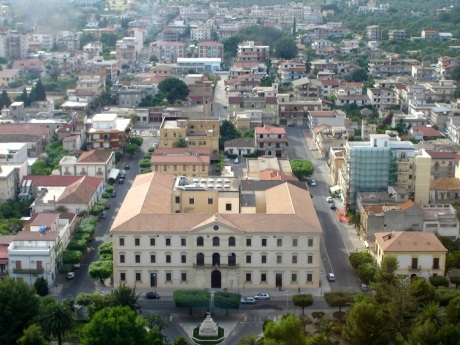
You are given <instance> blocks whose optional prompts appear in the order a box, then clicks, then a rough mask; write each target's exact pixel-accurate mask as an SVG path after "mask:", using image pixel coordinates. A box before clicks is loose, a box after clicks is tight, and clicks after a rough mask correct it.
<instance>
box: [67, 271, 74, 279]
mask: <svg viewBox="0 0 460 345" xmlns="http://www.w3.org/2000/svg"><path fill="white" fill-rule="evenodd" d="M73 278H75V272H69V273H67V279H68V280H72V279H73Z"/></svg>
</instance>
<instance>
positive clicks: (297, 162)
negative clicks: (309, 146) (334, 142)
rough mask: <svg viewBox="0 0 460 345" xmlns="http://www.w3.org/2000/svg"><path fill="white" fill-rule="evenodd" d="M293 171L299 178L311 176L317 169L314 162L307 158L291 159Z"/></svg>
mask: <svg viewBox="0 0 460 345" xmlns="http://www.w3.org/2000/svg"><path fill="white" fill-rule="evenodd" d="M291 169H292V173H293V174H294V176H295V177H297V178H298V179H299V180H302V179H304V178H306V177H309V176H311V175H312V174H313V172H314V171H315V168H314V167H313V164H312V163H311V162H310V161H309V160H306V159H294V160H292V161H291Z"/></svg>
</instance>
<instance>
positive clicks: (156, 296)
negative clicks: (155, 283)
mask: <svg viewBox="0 0 460 345" xmlns="http://www.w3.org/2000/svg"><path fill="white" fill-rule="evenodd" d="M145 298H146V299H160V295H159V294H157V293H156V292H152V291H150V292H147V293H146V294H145Z"/></svg>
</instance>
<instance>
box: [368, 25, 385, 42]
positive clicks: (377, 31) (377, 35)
mask: <svg viewBox="0 0 460 345" xmlns="http://www.w3.org/2000/svg"><path fill="white" fill-rule="evenodd" d="M366 35H367V38H368V39H369V40H370V41H381V40H382V38H383V30H382V28H381V27H380V26H378V25H370V26H367V27H366Z"/></svg>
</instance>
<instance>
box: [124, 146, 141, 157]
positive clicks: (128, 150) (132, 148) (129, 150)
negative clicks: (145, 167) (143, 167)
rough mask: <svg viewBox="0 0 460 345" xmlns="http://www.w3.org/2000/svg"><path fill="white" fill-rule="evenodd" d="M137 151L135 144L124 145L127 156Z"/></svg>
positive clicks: (137, 147)
mask: <svg viewBox="0 0 460 345" xmlns="http://www.w3.org/2000/svg"><path fill="white" fill-rule="evenodd" d="M138 150H139V146H138V145H136V144H128V145H126V148H125V152H126V153H127V154H128V155H133V154H135V153H136V152H137V151H138Z"/></svg>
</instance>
